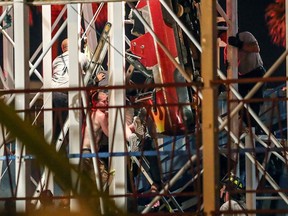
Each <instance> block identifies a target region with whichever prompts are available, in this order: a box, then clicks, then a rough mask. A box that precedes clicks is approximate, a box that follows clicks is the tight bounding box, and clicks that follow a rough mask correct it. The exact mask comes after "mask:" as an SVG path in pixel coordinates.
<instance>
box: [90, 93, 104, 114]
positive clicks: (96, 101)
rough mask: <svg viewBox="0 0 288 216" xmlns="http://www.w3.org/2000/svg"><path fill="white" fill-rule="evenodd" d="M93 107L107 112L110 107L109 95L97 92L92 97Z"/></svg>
mask: <svg viewBox="0 0 288 216" xmlns="http://www.w3.org/2000/svg"><path fill="white" fill-rule="evenodd" d="M91 100H92V106H93V107H94V108H97V109H100V110H101V111H106V110H107V106H108V95H107V94H106V93H105V92H103V91H96V92H94V93H93V94H92V97H91Z"/></svg>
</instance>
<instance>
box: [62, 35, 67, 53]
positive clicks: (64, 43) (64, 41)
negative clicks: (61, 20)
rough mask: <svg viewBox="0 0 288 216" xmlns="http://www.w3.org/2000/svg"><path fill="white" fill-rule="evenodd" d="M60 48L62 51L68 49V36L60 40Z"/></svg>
mask: <svg viewBox="0 0 288 216" xmlns="http://www.w3.org/2000/svg"><path fill="white" fill-rule="evenodd" d="M61 49H62V52H66V51H67V50H68V38H66V39H64V40H63V41H62V43H61Z"/></svg>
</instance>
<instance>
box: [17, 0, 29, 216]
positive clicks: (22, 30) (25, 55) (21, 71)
mask: <svg viewBox="0 0 288 216" xmlns="http://www.w3.org/2000/svg"><path fill="white" fill-rule="evenodd" d="M28 20H29V16H28V7H27V5H25V4H24V3H23V1H22V0H15V1H14V32H15V58H14V60H15V62H16V63H17V64H15V72H17V73H16V74H15V89H23V90H25V89H28V88H29V86H28V84H29V49H30V46H29V23H28ZM15 109H16V110H28V109H29V104H28V95H27V94H25V93H19V94H16V96H15ZM19 116H20V117H21V118H22V119H23V120H24V119H25V118H26V115H25V112H21V113H19ZM15 155H16V177H15V178H16V181H17V182H16V185H17V189H16V196H17V197H26V196H27V191H26V190H27V188H26V187H27V185H28V184H27V179H28V178H27V176H29V175H27V173H26V168H27V165H26V163H27V161H25V160H24V159H23V158H22V157H23V156H25V155H26V150H25V146H23V144H22V142H21V141H20V140H19V139H16V150H15ZM16 210H17V212H25V211H26V200H17V201H16Z"/></svg>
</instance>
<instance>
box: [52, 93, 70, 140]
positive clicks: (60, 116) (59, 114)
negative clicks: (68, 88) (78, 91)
mask: <svg viewBox="0 0 288 216" xmlns="http://www.w3.org/2000/svg"><path fill="white" fill-rule="evenodd" d="M52 101H53V120H54V121H53V122H54V123H53V126H54V128H55V129H54V130H53V141H54V142H56V140H57V139H58V137H59V135H60V133H61V131H62V128H63V126H64V123H65V121H66V120H67V116H68V94H67V93H63V92H53V93H52Z"/></svg>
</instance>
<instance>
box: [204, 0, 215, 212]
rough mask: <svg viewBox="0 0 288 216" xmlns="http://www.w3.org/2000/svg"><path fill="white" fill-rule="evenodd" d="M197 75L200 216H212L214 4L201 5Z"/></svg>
mask: <svg viewBox="0 0 288 216" xmlns="http://www.w3.org/2000/svg"><path fill="white" fill-rule="evenodd" d="M201 4H202V8H205V10H202V17H203V18H202V19H201V44H202V56H201V71H202V76H203V80H204V87H203V90H202V93H203V101H202V113H203V114H202V122H203V124H202V129H203V137H202V143H203V167H204V176H203V202H204V214H205V215H212V214H213V213H214V212H215V210H216V209H217V208H218V207H219V188H218V185H219V177H218V176H219V156H218V136H217V134H218V133H217V132H218V124H217V115H218V106H217V99H216V96H217V86H213V84H212V81H214V80H215V79H216V74H217V43H216V38H217V36H216V2H215V1H211V0H204V1H202V2H201Z"/></svg>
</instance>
